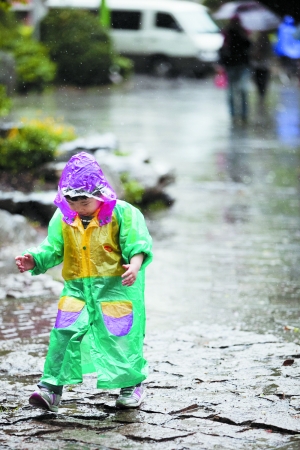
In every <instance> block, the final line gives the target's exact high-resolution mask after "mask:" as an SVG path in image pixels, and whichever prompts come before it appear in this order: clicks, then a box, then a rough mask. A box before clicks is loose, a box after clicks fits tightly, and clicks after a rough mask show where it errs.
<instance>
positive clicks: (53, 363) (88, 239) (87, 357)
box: [27, 200, 152, 389]
mask: <svg viewBox="0 0 300 450" xmlns="http://www.w3.org/2000/svg"><path fill="white" fill-rule="evenodd" d="M72 220H73V221H72V223H71V224H69V223H66V221H64V220H63V214H62V213H61V211H60V210H59V209H58V210H57V211H56V212H55V214H54V216H53V217H52V219H51V221H50V224H49V231H48V237H47V238H46V239H45V240H44V242H43V243H42V244H41V245H40V246H38V247H36V248H31V249H29V250H28V251H27V252H28V253H30V254H31V255H32V256H33V258H34V260H35V263H36V266H35V268H34V269H33V270H32V274H33V275H38V274H41V273H44V272H46V271H47V270H48V269H49V268H51V267H53V266H56V265H57V264H60V263H61V262H63V269H62V275H63V278H64V280H65V284H64V288H63V291H62V294H61V297H60V300H59V303H58V314H57V318H56V322H55V325H54V328H53V329H52V331H51V335H50V344H49V350H48V354H47V358H46V362H45V367H44V374H43V377H42V379H41V381H42V382H43V381H44V382H46V383H50V384H52V385H55V386H60V385H65V384H76V383H81V382H82V376H83V374H86V373H92V372H96V373H97V387H98V388H101V389H106V388H107V389H114V388H121V387H127V386H134V385H136V384H138V383H140V382H142V381H143V380H144V379H145V378H146V377H147V362H146V360H145V359H144V357H143V339H144V333H145V307H144V275H145V271H144V269H145V267H146V266H147V265H148V264H149V263H150V262H151V260H152V252H151V243H152V241H151V237H150V235H149V232H148V230H147V227H146V224H145V221H144V217H143V215H142V214H141V212H140V211H139V210H138V209H136V208H135V207H133V206H132V205H130V204H128V203H126V202H124V201H120V200H117V201H116V204H115V206H114V208H113V211H112V215H111V221H110V222H109V223H106V224H105V225H101V226H100V223H99V220H98V217H97V215H96V214H95V216H94V217H93V219H92V221H91V222H90V224H89V225H88V227H87V228H86V229H84V227H83V225H82V222H81V220H80V218H79V217H78V216H76V217H75V218H74V219H72ZM138 253H143V254H144V261H143V264H142V267H141V269H140V271H139V273H138V276H137V279H136V281H135V283H134V284H133V285H132V286H130V287H127V286H123V285H122V279H121V275H122V274H123V273H124V272H125V270H124V268H123V267H122V264H128V263H129V262H130V259H131V258H132V257H133V256H134V255H136V254H138Z"/></svg>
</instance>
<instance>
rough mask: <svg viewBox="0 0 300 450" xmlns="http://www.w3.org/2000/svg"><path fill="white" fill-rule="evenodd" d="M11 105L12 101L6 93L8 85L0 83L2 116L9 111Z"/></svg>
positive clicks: (0, 112)
mask: <svg viewBox="0 0 300 450" xmlns="http://www.w3.org/2000/svg"><path fill="white" fill-rule="evenodd" d="M11 105H12V101H11V99H10V98H9V97H7V95H6V87H5V86H3V85H2V84H0V117H1V116H6V115H7V114H8V113H9V111H10V109H11Z"/></svg>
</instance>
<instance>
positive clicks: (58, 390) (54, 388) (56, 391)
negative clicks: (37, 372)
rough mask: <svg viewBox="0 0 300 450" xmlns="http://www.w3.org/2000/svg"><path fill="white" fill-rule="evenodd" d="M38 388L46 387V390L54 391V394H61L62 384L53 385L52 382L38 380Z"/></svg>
mask: <svg viewBox="0 0 300 450" xmlns="http://www.w3.org/2000/svg"><path fill="white" fill-rule="evenodd" d="M38 387H39V388H46V389H48V391H51V392H54V394H57V395H62V392H63V386H54V385H53V384H50V383H46V382H45V381H40V382H39V383H38Z"/></svg>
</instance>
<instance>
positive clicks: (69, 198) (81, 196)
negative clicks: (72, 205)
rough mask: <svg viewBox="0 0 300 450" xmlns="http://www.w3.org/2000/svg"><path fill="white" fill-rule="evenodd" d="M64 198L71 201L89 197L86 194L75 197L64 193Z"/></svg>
mask: <svg viewBox="0 0 300 450" xmlns="http://www.w3.org/2000/svg"><path fill="white" fill-rule="evenodd" d="M64 197H65V199H66V200H71V201H72V202H77V200H86V199H88V198H89V197H88V196H87V195H77V196H76V197H71V196H70V195H64Z"/></svg>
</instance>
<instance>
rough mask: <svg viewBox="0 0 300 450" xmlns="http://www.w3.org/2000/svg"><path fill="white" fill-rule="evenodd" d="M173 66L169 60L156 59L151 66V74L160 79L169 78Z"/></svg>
mask: <svg viewBox="0 0 300 450" xmlns="http://www.w3.org/2000/svg"><path fill="white" fill-rule="evenodd" d="M172 72H173V66H172V63H171V62H170V61H169V60H168V59H167V58H162V57H161V58H155V59H154V60H153V61H152V64H151V73H152V75H154V76H155V77H158V78H167V77H170V76H171V75H172Z"/></svg>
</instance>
